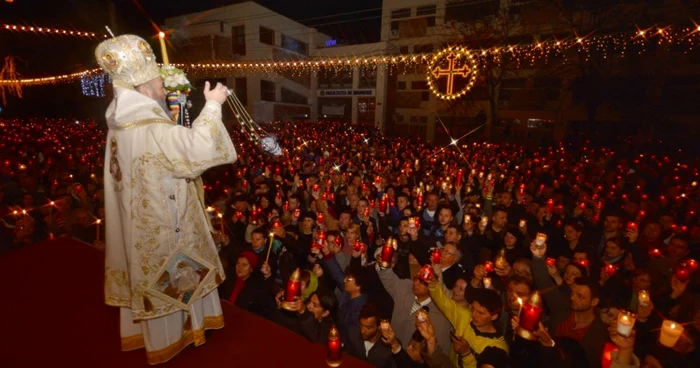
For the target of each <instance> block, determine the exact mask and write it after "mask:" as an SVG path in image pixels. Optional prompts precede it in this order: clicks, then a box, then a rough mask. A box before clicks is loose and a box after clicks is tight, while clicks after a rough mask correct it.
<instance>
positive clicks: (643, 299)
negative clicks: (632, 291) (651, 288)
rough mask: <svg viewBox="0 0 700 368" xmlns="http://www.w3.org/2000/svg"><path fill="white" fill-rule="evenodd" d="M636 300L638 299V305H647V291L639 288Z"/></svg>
mask: <svg viewBox="0 0 700 368" xmlns="http://www.w3.org/2000/svg"><path fill="white" fill-rule="evenodd" d="M637 300H638V301H639V305H641V306H644V307H646V306H648V305H649V292H647V291H646V290H640V291H639V294H637Z"/></svg>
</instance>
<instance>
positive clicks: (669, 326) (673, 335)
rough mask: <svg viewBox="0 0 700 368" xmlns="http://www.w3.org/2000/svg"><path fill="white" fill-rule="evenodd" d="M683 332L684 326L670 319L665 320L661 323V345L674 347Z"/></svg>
mask: <svg viewBox="0 0 700 368" xmlns="http://www.w3.org/2000/svg"><path fill="white" fill-rule="evenodd" d="M682 333H683V326H681V325H679V324H678V323H676V322H673V321H670V320H664V323H663V324H662V325H661V333H660V334H659V342H660V343H661V345H664V346H667V347H669V348H672V347H673V346H674V345H676V342H677V341H678V338H679V337H681V334H682Z"/></svg>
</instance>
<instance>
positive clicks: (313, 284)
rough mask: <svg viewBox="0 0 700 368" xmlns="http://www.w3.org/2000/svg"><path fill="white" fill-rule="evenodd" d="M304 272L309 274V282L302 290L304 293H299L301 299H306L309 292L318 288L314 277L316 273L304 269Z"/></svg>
mask: <svg viewBox="0 0 700 368" xmlns="http://www.w3.org/2000/svg"><path fill="white" fill-rule="evenodd" d="M304 272H308V274H309V276H310V277H309V284H308V285H306V290H304V293H302V294H301V300H302V301H303V300H306V299H308V298H309V297H310V296H311V294H313V293H314V291H316V289H318V277H316V274H315V273H313V272H312V271H309V270H306V271H304Z"/></svg>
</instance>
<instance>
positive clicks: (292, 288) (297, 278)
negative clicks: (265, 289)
mask: <svg viewBox="0 0 700 368" xmlns="http://www.w3.org/2000/svg"><path fill="white" fill-rule="evenodd" d="M298 297H301V271H299V269H298V268H297V269H296V270H294V272H293V273H292V276H290V277H289V280H287V288H286V289H285V290H284V301H283V302H282V303H281V306H282V308H284V309H286V310H289V311H291V310H292V309H291V306H290V304H291V302H293V301H294V299H296V298H298Z"/></svg>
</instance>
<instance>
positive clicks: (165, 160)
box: [150, 101, 237, 179]
mask: <svg viewBox="0 0 700 368" xmlns="http://www.w3.org/2000/svg"><path fill="white" fill-rule="evenodd" d="M152 127H153V129H151V130H150V134H151V135H152V137H151V138H152V139H153V140H154V141H155V142H156V145H157V149H158V151H160V152H158V153H156V155H157V157H158V161H159V162H160V163H161V164H162V165H163V166H164V168H165V169H166V170H167V171H169V172H171V173H172V174H173V175H174V176H175V177H181V178H189V179H194V178H196V177H198V176H200V175H202V173H203V172H204V171H205V170H207V169H209V168H211V167H214V166H218V165H223V164H227V163H233V162H235V161H236V159H237V154H236V149H235V148H234V147H233V142H231V137H230V136H229V134H228V131H227V130H226V127H225V126H224V123H223V121H222V120H221V104H219V103H218V102H216V101H207V103H206V105H205V106H204V108H203V109H202V113H201V114H199V117H197V119H196V120H195V121H194V122H193V123H192V128H185V127H183V126H178V125H175V126H173V125H166V124H154V125H153V126H152Z"/></svg>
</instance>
